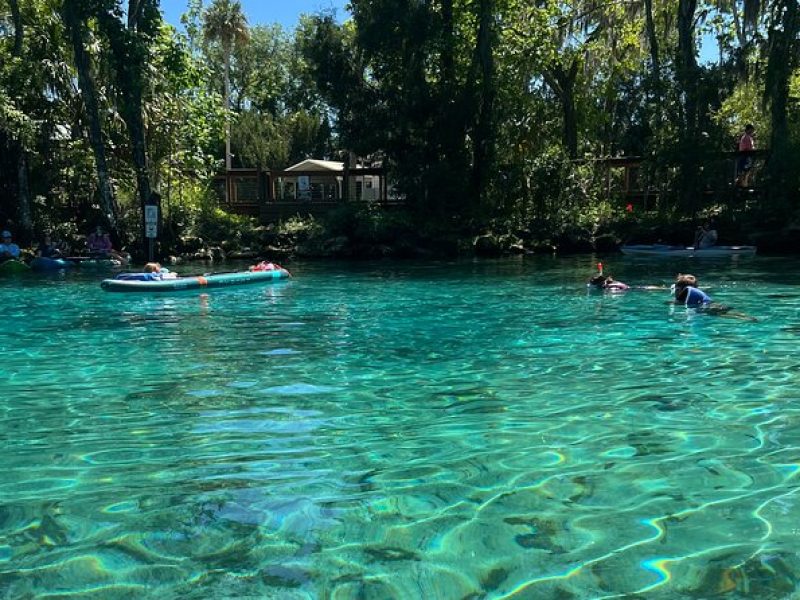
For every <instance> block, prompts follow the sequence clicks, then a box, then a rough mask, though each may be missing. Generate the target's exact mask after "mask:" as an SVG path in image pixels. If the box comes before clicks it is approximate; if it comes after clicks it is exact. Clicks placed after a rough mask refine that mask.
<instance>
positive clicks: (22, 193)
mask: <svg viewBox="0 0 800 600" xmlns="http://www.w3.org/2000/svg"><path fill="white" fill-rule="evenodd" d="M17 195H18V197H19V205H18V209H19V213H18V214H19V226H20V236H19V237H20V239H21V240H22V241H24V242H29V241H31V240H32V239H33V219H32V217H31V202H30V192H29V190H28V153H27V152H26V151H25V149H24V148H23V147H22V146H21V145H20V146H19V155H18V157H17Z"/></svg>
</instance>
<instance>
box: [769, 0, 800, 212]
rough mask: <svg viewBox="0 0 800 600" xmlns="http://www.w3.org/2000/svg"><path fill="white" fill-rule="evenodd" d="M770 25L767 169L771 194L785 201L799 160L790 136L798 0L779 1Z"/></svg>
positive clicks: (799, 19) (798, 50)
mask: <svg viewBox="0 0 800 600" xmlns="http://www.w3.org/2000/svg"><path fill="white" fill-rule="evenodd" d="M773 11H774V12H773V19H774V20H773V22H772V23H771V25H770V28H769V60H768V63H767V74H766V86H765V90H764V100H765V103H766V104H767V105H768V106H769V108H770V124H771V128H772V131H771V137H770V159H769V164H768V168H767V174H768V178H769V192H770V197H771V198H773V199H774V200H775V201H776V202H777V203H779V204H781V203H783V202H784V201H785V200H786V199H787V193H788V191H789V190H790V189H791V187H793V185H791V184H790V183H789V178H790V175H792V174H795V175H796V173H797V170H798V162H800V161H798V159H797V157H796V156H797V155H796V153H795V152H792V149H791V141H790V139H789V131H790V128H789V122H788V114H787V108H788V102H789V82H790V80H791V77H792V73H793V72H794V70H795V69H796V68H797V66H798V63H799V62H800V58H798V53H800V42H799V41H798V34H800V7H798V3H797V0H778V1H777V2H776V3H775V6H774V7H773Z"/></svg>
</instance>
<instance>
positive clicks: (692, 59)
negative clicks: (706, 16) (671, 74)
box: [676, 0, 697, 133]
mask: <svg viewBox="0 0 800 600" xmlns="http://www.w3.org/2000/svg"><path fill="white" fill-rule="evenodd" d="M696 10H697V0H678V56H677V65H676V78H677V79H678V84H679V85H680V88H681V91H682V92H683V94H684V106H683V109H684V129H685V130H686V131H687V132H692V133H694V130H695V129H696V128H697V57H696V47H695V42H694V36H695V21H694V13H695V11H696Z"/></svg>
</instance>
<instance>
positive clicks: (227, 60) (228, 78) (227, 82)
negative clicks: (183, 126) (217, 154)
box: [223, 46, 232, 172]
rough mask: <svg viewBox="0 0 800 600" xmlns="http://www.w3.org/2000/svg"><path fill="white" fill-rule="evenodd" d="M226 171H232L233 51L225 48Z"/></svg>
mask: <svg viewBox="0 0 800 600" xmlns="http://www.w3.org/2000/svg"><path fill="white" fill-rule="evenodd" d="M223 52H224V54H225V58H224V63H225V65H224V66H225V171H226V172H227V171H230V170H231V164H232V160H231V117H230V111H231V49H230V48H229V47H227V46H226V47H225V48H224V49H223Z"/></svg>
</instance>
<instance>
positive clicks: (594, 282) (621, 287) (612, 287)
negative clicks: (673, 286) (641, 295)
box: [586, 263, 667, 292]
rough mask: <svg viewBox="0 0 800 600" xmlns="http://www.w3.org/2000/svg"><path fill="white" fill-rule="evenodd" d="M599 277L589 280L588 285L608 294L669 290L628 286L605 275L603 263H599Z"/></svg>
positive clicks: (662, 287) (657, 287) (655, 287)
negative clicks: (629, 291)
mask: <svg viewBox="0 0 800 600" xmlns="http://www.w3.org/2000/svg"><path fill="white" fill-rule="evenodd" d="M597 271H598V272H597V275H593V276H592V277H590V278H589V281H588V282H587V283H586V285H587V286H588V287H589V288H590V289H596V290H605V291H608V292H627V291H628V290H664V289H667V288H665V287H664V286H660V285H628V284H627V283H622V282H621V281H617V280H616V279H614V278H613V277H611V276H610V275H604V274H603V263H597Z"/></svg>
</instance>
